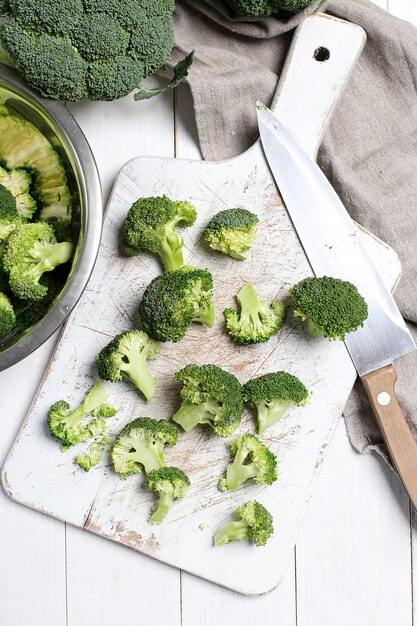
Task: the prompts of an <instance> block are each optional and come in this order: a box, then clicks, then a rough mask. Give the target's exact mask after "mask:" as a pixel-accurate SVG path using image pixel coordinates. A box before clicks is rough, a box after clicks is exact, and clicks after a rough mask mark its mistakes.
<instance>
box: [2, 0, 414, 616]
mask: <svg viewBox="0 0 417 626" xmlns="http://www.w3.org/2000/svg"><path fill="white" fill-rule="evenodd" d="M377 4H379V5H380V6H381V7H382V8H388V7H387V2H386V1H385V0H379V1H378V2H377ZM389 9H390V10H391V11H392V12H395V13H398V15H399V16H400V17H403V18H404V19H409V20H414V21H415V23H417V19H416V18H417V16H416V5H415V1H414V0H390V3H389ZM168 100H169V98H168ZM155 102H156V101H155ZM176 105H177V106H176V111H177V118H176V131H177V135H176V144H177V147H178V149H179V150H180V154H179V156H182V157H189V158H197V157H198V154H199V151H198V147H197V146H196V143H195V133H194V132H193V127H194V124H193V112H192V105H191V102H190V99H189V97H188V93H187V90H186V89H185V88H182V89H181V91H180V92H179V93H178V94H177V102H176ZM136 110H137V109H136V106H135V109H133V108H132V109H131V114H132V115H135V114H136ZM116 111H117V107H116V106H115V115H116ZM86 113H87V112H86ZM86 113H85V116H84V121H83V126H84V130H85V132H86V134H87V137H88V138H89V139H90V141H91V142H92V143H93V141H92V138H93V137H94V136H96V137H97V138H98V139H99V137H100V134H102V135H105V134H106V131H107V125H106V124H104V123H103V124H102V125H101V124H100V123H99V121H98V120H97V119H95V118H90V119H88V115H87V114H86ZM152 115H153V118H152V119H153V121H154V122H155V124H154V126H155V129H158V125H160V124H164V123H165V122H166V120H167V118H168V116H169V115H170V116H171V119H172V112H171V113H170V112H169V109H168V107H167V111H166V112H165V113H164V115H159V114H158V116H157V117H155V115H154V112H152ZM143 119H144V120H145V119H146V118H145V116H144V118H143ZM79 121H81V120H80V118H79ZM144 125H145V124H144ZM190 129H191V131H190ZM158 140H159V141H164V137H162V133H160V132H159V131H158V130H153V132H152V133H149V132H148V133H147V132H146V127H145V129H144V133H143V135H141V136H140V137H138V138H137V144H136V147H137V153H145V149H143V145H144V143H145V142H146V143H147V148H146V151H148V152H149V151H151V153H153V154H158V153H161V152H160V151H158V150H157V148H154V146H155V143H157V142H158ZM170 141H172V143H174V137H173V136H172V135H171V136H170ZM130 148H131V146H129V145H127V146H126V145H121V144H119V145H115V146H112V149H111V151H110V153H106V154H104V155H103V156H102V158H101V163H100V167H101V168H102V174H104V173H105V171H106V168H108V169H107V171H108V173H109V175H113V174H114V173H115V172H114V171H113V160H114V159H119V162H120V163H122V162H124V161H125V160H126V158H127V152H128V151H129V149H130ZM104 182H105V183H106V187H107V189H108V188H109V187H110V184H111V181H104ZM53 344H54V340H51V341H50V342H49V343H48V344H46V345H45V346H44V347H43V348H41V349H40V350H38V351H37V352H36V353H35V354H34V355H32V356H31V357H29V359H26V360H25V361H24V362H22V363H20V364H18V365H17V366H15V367H13V368H12V369H10V370H8V371H6V372H2V373H1V374H0V408H1V409H2V410H1V416H2V417H1V420H0V462H2V460H3V459H4V458H5V455H6V453H7V451H8V449H9V448H10V446H11V444H12V441H13V439H14V437H15V435H16V432H17V430H18V428H19V425H20V423H21V420H22V417H23V415H24V414H25V412H26V410H27V408H28V406H29V403H30V401H31V398H32V397H33V395H34V392H35V390H36V387H37V384H38V383H39V381H40V378H41V375H42V372H43V369H44V366H45V364H46V363H47V361H48V360H49V355H50V353H51V352H52V349H53ZM22 380H23V381H25V382H24V384H22ZM339 431H340V433H341V434H339ZM330 454H331V456H330ZM332 459H333V461H332ZM358 463H360V471H356V470H355V471H352V467H356V465H357V464H358ZM335 475H336V476H339V480H335ZM388 477H389V473H388V472H387V470H386V469H385V468H384V466H383V465H382V464H381V463H380V462H379V461H377V460H376V459H375V458H374V457H367V456H365V457H364V456H359V455H357V454H356V453H355V452H354V451H353V450H352V448H351V447H350V444H349V442H348V440H347V438H346V435H345V427H344V424H343V421H341V422H340V425H339V428H338V430H337V432H336V435H335V438H334V439H333V442H332V447H331V451H330V453H329V455H328V457H327V458H326V460H325V461H324V463H323V468H322V471H321V474H320V478H319V480H318V483H317V486H316V490H315V497H314V498H313V500H312V502H311V503H310V505H309V509H308V513H307V516H306V518H305V523H304V528H306V527H307V526H308V544H307V543H306V541H304V539H303V537H304V534H303V533H302V534H301V535H300V537H299V541H298V544H297V558H298V561H299V560H300V559H302V560H303V562H305V563H307V562H308V561H311V560H312V559H313V557H314V559H315V567H314V572H313V574H314V580H307V579H306V576H305V575H303V576H301V575H299V576H297V598H298V602H297V604H298V623H299V624H303V626H322V625H323V624H326V623H327V624H330V625H331V626H335V624H337V626H362V625H363V626H365V625H366V626H369V625H370V626H379V622H378V620H377V619H373V618H372V617H369V613H362V614H359V615H358V611H357V607H358V606H359V607H360V606H362V607H367V606H371V607H375V606H379V616H381V614H382V613H383V610H384V608H385V607H387V606H389V610H388V611H387V618H386V620H385V621H384V618H383V621H382V622H381V623H382V624H384V625H385V624H389V626H411V625H412V621H411V617H410V612H411V595H410V594H409V586H408V585H407V584H405V585H404V586H402V587H401V590H400V593H399V595H398V601H396V599H395V597H394V595H393V588H392V582H393V578H395V574H396V572H397V571H398V572H403V571H406V572H408V576H409V579H410V580H411V575H412V569H411V566H410V558H411V550H410V545H409V538H410V526H409V524H408V522H407V519H406V518H407V516H406V515H405V514H403V513H402V515H401V518H400V519H398V516H397V514H396V513H395V512H394V511H393V507H395V506H396V501H395V498H394V497H387V494H386V490H387V483H388V485H389V482H388ZM347 483H348V484H349V498H348V505H345V491H346V484H347ZM394 485H395V481H394ZM397 489H398V484H397ZM375 492H376V493H377V498H376V501H375ZM361 494H362V495H361ZM368 495H369V498H370V499H369V500H368V497H367V496H368ZM401 511H403V507H402V508H401ZM342 514H343V519H341V516H342ZM358 515H359V517H360V520H361V522H362V524H361V527H360V529H359V530H358V532H357V534H355V535H354V534H352V535H350V534H349V535H347V534H346V529H349V528H350V527H356V520H357V518H358ZM391 517H393V520H394V521H392V520H390V518H391ZM376 524H379V528H380V530H379V532H378V534H377V536H375V532H374V528H375V525H376ZM55 525H56V527H57V528H58V527H60V528H61V532H60V533H59V534H55V536H54V542H53V544H51V532H52V531H51V529H52V528H53V527H54V526H55ZM16 526H19V528H20V532H19V535H17V533H16V534H15V533H14V530H13V529H14V528H15V527H16ZM34 529H35V531H34ZM329 533H331V534H332V535H334V536H336V537H337V545H338V546H340V551H341V552H342V553H344V554H345V555H346V554H348V555H350V556H349V558H348V559H347V560H343V561H342V563H341V564H339V563H340V559H339V563H338V562H337V559H336V558H334V559H329V558H325V554H324V550H323V551H317V550H316V551H314V554H313V551H312V545H313V546H322V545H325V543H326V538H327V536H328V535H329ZM414 533H415V534H414V536H413V539H414V544H415V545H414V555H415V554H417V543H415V542H416V541H417V532H416V531H415V530H414ZM71 534H72V535H73V536H74V537H77V538H79V541H78V542H77V543H73V544H70V545H67V546H66V545H65V533H64V525H63V524H60V523H59V522H55V521H54V520H50V519H48V518H47V517H46V516H42V515H39V514H37V513H35V512H33V511H30V510H29V509H27V510H26V509H23V508H22V507H20V506H18V505H15V504H14V503H13V502H12V501H11V500H9V499H8V498H7V497H6V496H5V495H4V494H3V493H2V492H0V561H1V565H0V624H2V625H3V624H4V625H5V626H21V625H22V626H27V624H29V623H30V624H31V626H49V625H50V624H51V625H52V624H53V626H64V625H65V626H67V625H68V624H70V625H71V626H87V623H91V620H90V621H89V622H87V620H86V619H84V618H83V614H86V615H87V614H89V610H90V609H89V607H91V606H93V607H95V608H96V609H97V610H99V607H100V605H101V603H106V604H108V605H112V606H117V607H118V609H119V611H121V612H120V613H119V616H120V619H119V620H118V622H119V623H120V624H121V625H124V624H127V623H132V624H141V626H151V624H153V623H155V618H156V619H159V620H160V623H163V620H164V618H166V619H165V624H166V626H171V625H172V626H177V624H178V614H179V613H178V611H177V606H178V605H177V603H176V601H174V600H172V595H171V594H172V590H174V589H175V588H178V590H179V589H180V576H179V574H178V576H175V580H170V582H169V587H170V590H171V592H170V593H169V595H168V600H167V605H169V608H170V611H171V614H172V618H170V617H169V616H168V617H167V613H166V608H165V607H164V606H163V604H164V598H162V599H161V597H159V601H158V599H157V600H156V602H157V603H158V604H154V605H152V606H151V604H150V603H149V605H148V604H147V601H146V594H147V592H148V590H149V587H148V588H146V587H145V589H144V591H143V593H142V587H141V583H142V581H143V580H145V581H146V579H147V571H148V563H149V562H150V561H149V559H147V558H146V557H142V556H141V555H136V554H133V553H131V552H130V551H129V550H127V549H126V550H121V549H117V550H116V549H114V548H118V547H117V546H113V545H112V544H111V543H110V542H107V541H104V540H101V539H100V538H98V537H97V538H96V537H92V536H91V535H89V534H87V533H85V532H83V531H79V530H78V529H74V528H70V527H68V529H67V540H68V537H69V536H70V535H71ZM12 541H13V542H14V545H15V547H14V549H13V555H12V556H13V561H14V565H13V567H7V568H6V567H4V566H3V562H4V561H3V556H4V557H5V558H6V559H7V558H8V560H7V561H6V562H7V563H9V562H10V561H9V559H10V556H11V551H10V549H9V546H10V544H11V542H12ZM92 542H94V543H95V544H96V545H97V546H99V547H98V549H97V550H96V549H93V548H92V547H91V546H92ZM370 543H373V550H372V551H368V550H367V546H368V545H369V544H370ZM388 543H389V544H390V550H389V553H387V545H388ZM50 552H53V554H54V559H55V563H56V565H55V567H54V569H53V571H54V576H51V575H50V571H49V570H48V564H49V563H50V562H49V560H48V554H49V553H50ZM65 552H67V555H68V557H69V561H71V568H70V571H68V577H69V578H70V579H71V578H72V579H73V581H72V583H70V585H69V589H70V590H71V593H70V594H69V596H68V616H69V618H68V619H67V617H66V596H65V577H66V561H65ZM89 552H91V555H90V560H89V567H90V569H89V573H91V574H93V575H94V576H96V577H97V579H99V578H101V579H106V576H107V575H108V572H109V571H111V570H113V571H116V570H117V571H121V572H124V573H126V576H125V578H124V589H125V591H126V592H129V591H130V593H126V596H125V597H127V598H130V600H131V601H130V604H129V606H126V605H125V604H124V603H123V602H119V598H120V596H118V595H117V594H118V593H120V589H117V590H116V591H115V593H113V592H112V589H111V588H110V586H109V585H107V584H106V583H105V580H102V582H101V583H98V584H97V586H96V587H95V594H90V593H89V579H88V578H87V577H86V576H85V575H84V570H83V561H82V560H81V554H83V555H84V554H88V553H89ZM33 554H35V555H38V556H39V558H40V559H41V560H42V561H43V562H44V563H45V567H42V568H38V569H37V571H36V572H35V573H34V570H33V569H32V567H31V560H32V558H33V557H32V555H33ZM131 554H133V556H135V557H136V558H135V559H133V561H134V562H133V561H132V559H130V557H129V555H131ZM388 558H389V562H388ZM103 562H104V563H105V564H106V571H103V568H102V563H103ZM375 562H377V563H378V564H379V568H380V570H381V577H380V579H379V580H377V581H376V583H375V579H373V582H374V584H373V585H372V587H370V586H369V585H367V584H364V582H363V579H362V578H361V577H360V572H361V571H364V570H367V569H369V568H374V563H375ZM160 568H161V569H160V573H159V575H158V576H159V579H160V581H161V582H162V578H163V579H164V584H166V580H167V577H169V576H170V573H171V572H176V571H175V570H173V569H172V568H169V567H167V566H160ZM299 568H301V564H300V563H299V562H298V563H297V571H298V570H299ZM294 569H295V568H294V566H293V567H292V569H291V571H288V573H287V576H286V578H285V580H284V582H283V583H282V584H281V585H280V586H279V588H278V589H277V590H276V591H274V592H273V593H271V594H269V595H268V596H266V597H265V598H245V597H242V596H240V595H237V594H234V593H232V592H229V591H227V590H225V589H220V588H218V587H217V586H215V585H211V584H208V583H204V582H202V581H199V580H198V579H197V578H195V577H193V576H189V575H183V577H182V581H181V587H182V596H181V607H182V613H181V614H182V624H184V625H186V626H195V625H198V626H199V625H204V626H217V625H221V626H223V624H226V623H227V624H228V625H230V626H238V625H239V626H240V625H241V624H242V623H248V624H257V625H258V624H262V625H265V626H287V624H288V625H291V626H293V625H295V623H296V615H297V606H296V601H295V597H296V595H295V584H294V582H295V576H294ZM413 569H414V572H415V571H416V570H417V565H416V564H414V568H413ZM299 573H300V572H299ZM176 574H177V572H176ZM336 576H341V584H340V586H339V588H338V589H337V593H336V594H335V585H334V584H333V581H334V579H335V577H336ZM400 579H401V580H402V581H403V580H404V576H403V575H402V574H400ZM284 587H285V589H286V591H285V593H284ZM395 589H396V593H398V588H397V587H395ZM287 591H288V592H287ZM178 593H179V591H178ZM312 594H314V612H313V615H312V616H311V617H309V612H308V609H309V606H308V604H307V602H305V601H304V600H303V601H302V600H301V598H302V597H304V598H306V600H308V599H310V598H311V596H312ZM132 599H133V601H132ZM303 603H304V604H303ZM302 604H303V608H302V606H301V605H302ZM139 605H140V606H141V607H147V611H148V613H147V614H146V613H143V614H142V613H140V614H139V615H140V619H139V618H137V616H138V606H139ZM414 605H415V606H416V605H417V600H416V602H415V603H414ZM28 607H30V610H31V614H30V619H29V616H28ZM146 615H148V617H146ZM301 615H303V617H302V618H301ZM331 615H334V616H335V618H334V619H331V617H330V618H329V616H331ZM377 615H378V614H377ZM336 616H337V619H336ZM414 618H415V620H417V615H415V616H414ZM101 619H102V621H101V623H100V626H113V625H114V623H115V618H114V613H110V614H109V615H102V616H101ZM300 620H302V621H300ZM325 620H327V622H325ZM329 620H330V621H329ZM96 623H99V622H98V620H96Z"/></svg>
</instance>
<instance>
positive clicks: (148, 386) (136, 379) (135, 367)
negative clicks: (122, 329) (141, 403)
mask: <svg viewBox="0 0 417 626" xmlns="http://www.w3.org/2000/svg"><path fill="white" fill-rule="evenodd" d="M126 356H127V358H128V360H129V362H128V363H124V364H123V366H122V367H121V368H120V369H121V371H122V372H123V374H124V375H125V376H126V377H127V378H129V380H131V381H132V383H133V384H134V385H135V386H136V387H137V388H138V389H139V391H141V392H142V393H143V395H144V396H145V398H146V400H147V401H148V402H149V401H150V400H152V397H153V394H154V392H155V386H156V382H155V379H154V377H153V376H152V374H151V373H150V371H149V370H148V368H147V367H146V358H145V356H144V354H143V353H140V354H138V353H137V352H136V351H135V350H132V351H130V352H129V353H128V354H127V355H126Z"/></svg>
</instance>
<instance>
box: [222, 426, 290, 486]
mask: <svg viewBox="0 0 417 626" xmlns="http://www.w3.org/2000/svg"><path fill="white" fill-rule="evenodd" d="M230 450H231V452H232V454H234V455H235V458H234V461H233V463H230V465H228V466H227V472H226V478H222V479H220V481H219V484H218V487H219V489H220V491H230V490H231V489H236V488H237V487H239V486H240V485H242V484H243V483H245V482H246V481H247V480H250V479H253V480H254V481H255V482H256V483H258V484H259V485H272V483H273V482H275V481H276V480H277V478H278V463H277V459H276V456H275V455H274V454H272V452H271V451H270V450H269V449H268V448H267V447H266V446H265V445H264V444H263V443H262V442H261V441H259V439H258V438H257V437H255V436H254V435H250V434H246V435H243V436H242V437H239V439H235V440H234V441H232V442H231V443H230Z"/></svg>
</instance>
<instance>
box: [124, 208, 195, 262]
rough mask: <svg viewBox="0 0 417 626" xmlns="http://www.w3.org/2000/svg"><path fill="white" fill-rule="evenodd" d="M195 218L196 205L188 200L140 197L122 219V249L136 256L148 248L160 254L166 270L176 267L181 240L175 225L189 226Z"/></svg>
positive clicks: (182, 244) (179, 259) (179, 260)
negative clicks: (123, 238)
mask: <svg viewBox="0 0 417 626" xmlns="http://www.w3.org/2000/svg"><path fill="white" fill-rule="evenodd" d="M196 218H197V212H196V209H195V207H194V206H193V205H192V204H190V203H189V202H173V201H172V200H170V199H169V198H167V197H166V196H162V197H160V198H140V199H139V200H136V202H135V203H134V204H132V206H131V207H130V209H129V212H128V214H127V217H126V219H125V223H124V227H125V241H124V249H125V252H126V254H128V255H129V256H135V255H137V254H139V253H140V251H141V250H149V251H150V252H154V253H155V254H158V255H159V257H160V258H161V261H162V263H163V265H164V268H165V270H166V271H167V272H172V271H173V270H177V269H179V268H180V267H181V266H182V265H183V263H184V259H183V254H182V248H183V246H184V240H183V239H182V237H181V238H180V237H179V236H178V235H177V233H176V228H177V226H180V227H185V226H192V224H194V222H195V220H196Z"/></svg>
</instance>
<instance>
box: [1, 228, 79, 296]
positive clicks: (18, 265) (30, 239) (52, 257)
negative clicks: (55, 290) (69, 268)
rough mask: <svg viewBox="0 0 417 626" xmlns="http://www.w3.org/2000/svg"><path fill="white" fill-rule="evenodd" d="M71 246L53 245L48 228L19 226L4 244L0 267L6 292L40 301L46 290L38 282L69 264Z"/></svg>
mask: <svg viewBox="0 0 417 626" xmlns="http://www.w3.org/2000/svg"><path fill="white" fill-rule="evenodd" d="M73 249H74V246H73V245H72V243H69V242H67V241H65V242H63V243H57V241H56V237H55V234H54V229H53V228H52V226H51V225H50V224H46V223H43V222H38V223H36V224H20V225H18V226H16V228H15V229H14V230H13V232H12V233H11V234H10V235H9V238H8V239H7V241H6V244H5V249H4V254H3V265H4V269H5V270H6V272H9V274H10V278H9V283H10V288H11V290H12V291H13V293H14V294H15V296H16V297H17V298H21V299H22V300H42V298H44V297H45V296H46V294H47V293H48V287H47V286H46V285H45V284H42V283H41V282H40V279H41V278H42V276H43V274H44V273H45V272H51V271H52V270H54V269H55V268H56V267H57V266H58V265H61V264H63V263H67V262H68V261H70V260H71V258H72V254H73Z"/></svg>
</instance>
